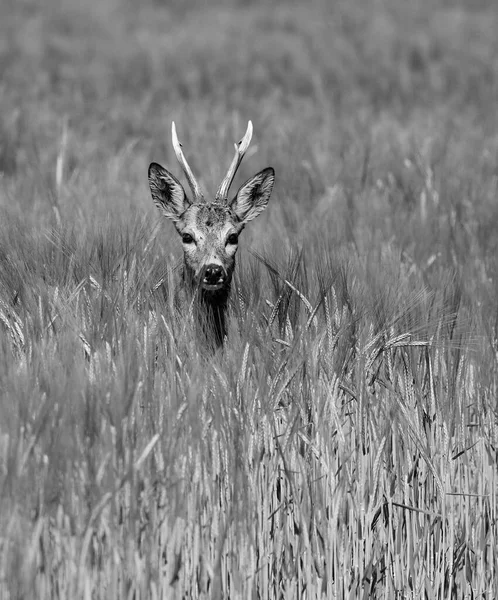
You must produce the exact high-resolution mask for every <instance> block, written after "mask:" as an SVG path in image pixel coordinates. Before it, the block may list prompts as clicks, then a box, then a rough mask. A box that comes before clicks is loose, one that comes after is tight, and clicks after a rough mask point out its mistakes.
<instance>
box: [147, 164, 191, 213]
mask: <svg viewBox="0 0 498 600" xmlns="http://www.w3.org/2000/svg"><path fill="white" fill-rule="evenodd" d="M149 187H150V193H151V194H152V200H154V204H155V205H156V206H157V208H158V209H159V210H160V211H161V212H162V213H163V215H164V216H165V217H167V218H168V219H171V220H172V221H178V219H179V218H180V216H181V215H182V214H183V213H184V212H185V211H186V210H187V208H188V207H189V206H190V202H189V201H188V198H187V195H186V194H185V190H184V189H183V186H182V184H181V183H180V182H179V181H178V179H177V178H176V177H175V176H174V175H172V174H171V173H170V172H169V171H167V170H166V169H165V168H163V167H161V165H158V164H157V163H151V164H150V166H149Z"/></svg>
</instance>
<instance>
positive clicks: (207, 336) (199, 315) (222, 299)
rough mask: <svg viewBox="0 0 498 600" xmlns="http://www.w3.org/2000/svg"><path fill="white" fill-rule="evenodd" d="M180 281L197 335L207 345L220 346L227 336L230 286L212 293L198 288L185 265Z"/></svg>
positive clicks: (191, 273)
mask: <svg viewBox="0 0 498 600" xmlns="http://www.w3.org/2000/svg"><path fill="white" fill-rule="evenodd" d="M182 279H183V284H184V290H185V292H186V295H187V299H188V301H189V306H191V307H192V312H193V315H194V319H195V325H196V331H197V333H198V334H200V337H201V338H202V339H203V341H204V342H207V343H208V345H210V346H214V347H215V348H217V347H220V346H222V345H223V342H224V339H225V336H226V335H227V325H226V312H227V307H228V299H229V297H230V284H227V285H226V286H225V287H223V288H221V289H219V290H213V291H211V290H205V289H203V288H200V287H199V286H198V284H197V282H196V281H195V279H194V276H193V272H191V270H190V269H189V268H188V267H187V265H185V266H184V268H183V273H182Z"/></svg>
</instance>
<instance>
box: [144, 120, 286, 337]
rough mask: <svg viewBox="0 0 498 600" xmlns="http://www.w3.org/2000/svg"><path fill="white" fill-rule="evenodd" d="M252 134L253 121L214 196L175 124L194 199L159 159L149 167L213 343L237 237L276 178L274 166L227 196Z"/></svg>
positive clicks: (198, 318) (223, 327)
mask: <svg viewBox="0 0 498 600" xmlns="http://www.w3.org/2000/svg"><path fill="white" fill-rule="evenodd" d="M251 137H252V123H251V122H250V121H249V123H248V126H247V131H246V134H245V136H244V138H243V139H242V140H241V141H240V142H239V143H238V144H235V156H234V159H233V161H232V164H231V165H230V167H229V169H228V172H227V174H226V176H225V178H224V179H223V181H222V183H221V184H220V187H219V189H218V192H217V194H216V196H215V198H214V200H208V201H207V200H205V198H204V194H203V192H202V191H201V188H200V186H199V184H198V183H197V180H196V179H195V177H194V175H193V173H192V170H191V169H190V166H189V165H188V163H187V161H186V159H185V156H184V154H183V151H182V148H181V144H180V143H179V141H178V138H177V135H176V128H175V124H174V123H173V124H172V139H173V147H174V149H175V153H176V156H177V158H178V161H179V162H180V164H181V166H182V168H183V171H184V173H185V176H186V178H187V181H188V183H189V185H190V187H191V189H192V194H193V197H192V199H190V198H189V197H188V196H187V194H186V192H185V190H184V188H183V186H182V184H181V183H180V182H179V181H178V179H177V178H176V177H175V176H174V175H173V174H172V173H170V172H169V171H168V170H167V169H165V168H164V167H162V166H161V165H159V164H157V163H151V164H150V166H149V186H150V191H151V194H152V199H153V201H154V203H155V205H156V206H157V208H158V209H159V210H160V211H161V212H162V214H163V215H164V216H165V217H167V218H168V219H170V220H171V221H173V223H174V225H175V228H176V231H177V232H178V234H179V235H180V237H181V240H182V244H183V253H184V263H183V268H182V271H181V277H180V287H181V290H180V292H181V294H182V295H184V296H185V300H186V302H187V303H188V304H189V306H191V307H192V309H193V314H194V319H195V322H196V328H197V330H198V332H200V333H201V336H202V338H203V341H205V342H207V343H208V344H209V345H210V346H212V347H219V346H221V345H222V344H223V343H224V340H225V338H226V335H227V323H226V313H227V308H228V300H229V296H230V287H231V282H232V275H233V272H234V269H235V255H236V253H237V248H238V240H239V235H240V234H241V232H242V230H243V229H244V227H245V225H246V223H248V222H249V221H252V220H253V219H254V218H256V217H257V216H258V215H259V214H260V213H261V212H262V211H263V210H264V209H265V208H266V206H267V204H268V201H269V199H270V195H271V192H272V189H273V184H274V181H275V172H274V170H273V169H272V168H271V167H267V168H266V169H263V170H262V171H260V172H259V173H256V175H254V176H253V177H251V178H250V179H248V180H247V181H246V182H245V183H244V184H243V185H242V186H241V187H240V189H239V191H238V192H237V193H236V194H235V196H233V198H232V199H231V200H228V193H229V189H230V185H231V183H232V181H233V178H234V176H235V173H236V172H237V169H238V167H239V165H240V163H241V161H242V158H243V157H244V154H245V152H246V150H247V148H248V146H249V143H250V141H251Z"/></svg>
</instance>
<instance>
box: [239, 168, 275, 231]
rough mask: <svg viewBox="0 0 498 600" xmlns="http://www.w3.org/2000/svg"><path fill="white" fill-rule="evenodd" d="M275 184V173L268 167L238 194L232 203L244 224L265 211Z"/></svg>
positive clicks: (248, 181)
mask: <svg viewBox="0 0 498 600" xmlns="http://www.w3.org/2000/svg"><path fill="white" fill-rule="evenodd" d="M274 183H275V171H274V170H273V169H272V168H271V167H268V168H266V169H263V170H262V171H260V172H259V173H257V174H256V175H254V176H253V177H251V178H250V179H248V180H247V181H246V182H245V183H244V185H242V187H241V188H240V190H239V191H238V192H237V195H236V196H235V198H234V199H233V200H232V202H231V203H230V206H231V207H232V209H233V211H234V212H235V214H236V215H237V217H238V218H239V219H240V220H241V221H242V223H248V222H249V221H252V220H253V219H255V218H256V217H257V216H258V215H259V214H260V213H262V212H263V211H264V209H265V208H266V205H267V204H268V200H269V199H270V195H271V192H272V190H273V184H274Z"/></svg>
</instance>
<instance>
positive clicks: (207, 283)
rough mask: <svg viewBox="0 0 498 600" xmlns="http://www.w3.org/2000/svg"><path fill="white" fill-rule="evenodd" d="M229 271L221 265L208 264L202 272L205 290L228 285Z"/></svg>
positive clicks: (202, 282)
mask: <svg viewBox="0 0 498 600" xmlns="http://www.w3.org/2000/svg"><path fill="white" fill-rule="evenodd" d="M226 282H227V272H226V271H225V269H224V268H223V267H222V266H221V265H217V264H209V265H206V266H205V267H204V269H203V271H202V273H201V286H202V287H203V288H204V289H205V290H219V289H221V288H222V287H224V286H225V285H226Z"/></svg>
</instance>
